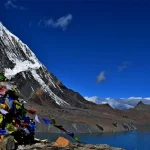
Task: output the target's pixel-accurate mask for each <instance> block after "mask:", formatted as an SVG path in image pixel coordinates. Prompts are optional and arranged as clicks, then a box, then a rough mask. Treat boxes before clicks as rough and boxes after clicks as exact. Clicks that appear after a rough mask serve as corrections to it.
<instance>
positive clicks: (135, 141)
mask: <svg viewBox="0 0 150 150" xmlns="http://www.w3.org/2000/svg"><path fill="white" fill-rule="evenodd" d="M59 136H63V137H66V138H68V139H69V140H72V139H71V138H70V137H69V136H67V135H65V134H63V135H62V134H48V133H36V137H37V138H40V139H49V140H50V141H55V140H56V139H57V138H58V137H59ZM77 136H78V137H79V139H80V141H82V142H85V143H88V144H108V145H110V146H114V147H120V148H124V149H126V150H150V131H132V132H124V133H115V134H77Z"/></svg>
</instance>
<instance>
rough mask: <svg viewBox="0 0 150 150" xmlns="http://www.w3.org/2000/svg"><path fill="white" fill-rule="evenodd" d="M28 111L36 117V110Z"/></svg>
mask: <svg viewBox="0 0 150 150" xmlns="http://www.w3.org/2000/svg"><path fill="white" fill-rule="evenodd" d="M27 111H28V113H30V114H32V115H34V114H35V113H36V110H30V109H28V110H27Z"/></svg>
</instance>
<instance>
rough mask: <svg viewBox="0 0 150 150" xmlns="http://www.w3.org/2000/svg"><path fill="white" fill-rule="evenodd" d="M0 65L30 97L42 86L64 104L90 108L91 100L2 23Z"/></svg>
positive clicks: (59, 103)
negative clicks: (63, 80) (58, 77)
mask: <svg viewBox="0 0 150 150" xmlns="http://www.w3.org/2000/svg"><path fill="white" fill-rule="evenodd" d="M0 66H1V69H2V70H3V71H5V75H6V76H7V78H9V79H11V78H13V80H15V81H16V83H17V86H18V88H19V89H20V95H21V96H22V97H23V98H25V99H29V98H30V97H31V95H32V93H33V92H35V91H36V90H38V89H39V88H42V89H43V90H44V91H45V93H46V94H48V95H49V97H50V100H54V101H55V102H56V104H58V105H61V106H75V107H81V108H87V107H89V106H90V105H91V104H92V103H91V102H88V101H86V100H85V99H84V98H83V97H82V96H81V95H80V94H79V93H76V92H74V91H73V90H70V89H68V88H67V87H66V86H64V85H63V84H62V83H61V81H59V80H58V79H57V78H56V77H55V76H54V75H53V74H52V73H50V72H49V71H48V70H47V68H46V67H45V66H44V65H43V64H42V63H41V62H40V61H39V60H38V59H37V57H36V56H35V54H34V53H33V52H32V51H31V50H30V48H29V47H28V46H27V45H26V44H24V43H23V42H22V41H21V40H20V39H19V38H18V37H16V36H15V35H14V34H12V33H11V32H10V31H9V30H8V29H7V28H6V27H4V26H3V24H2V23H0Z"/></svg>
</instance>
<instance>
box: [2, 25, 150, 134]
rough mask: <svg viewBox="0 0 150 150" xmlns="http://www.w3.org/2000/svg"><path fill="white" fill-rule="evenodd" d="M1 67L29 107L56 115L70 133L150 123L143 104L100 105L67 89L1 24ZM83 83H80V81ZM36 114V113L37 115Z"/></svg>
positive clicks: (43, 129) (45, 114)
mask: <svg viewBox="0 0 150 150" xmlns="http://www.w3.org/2000/svg"><path fill="white" fill-rule="evenodd" d="M0 66H1V70H3V71H4V72H5V75H6V76H7V78H9V79H11V78H13V80H14V81H15V82H16V84H17V86H18V89H19V95H20V96H21V97H22V98H24V99H25V100H27V101H28V103H27V106H26V107H27V108H31V109H36V110H37V113H38V114H39V115H40V116H43V117H45V118H47V119H49V118H51V117H52V116H53V117H54V118H55V120H56V122H57V124H61V125H63V126H64V127H65V128H66V129H68V130H69V131H70V132H75V133H97V132H119V131H129V130H135V129H136V127H135V126H137V125H140V124H149V123H150V115H149V111H150V109H149V108H150V106H148V105H145V104H143V103H139V104H138V105H137V106H136V107H135V108H133V109H129V110H124V111H123V110H117V109H113V108H111V107H110V106H109V105H108V104H103V105H97V104H95V103H92V102H89V101H87V100H85V99H84V98H83V97H82V96H81V95H80V94H79V93H78V92H75V91H73V90H71V89H69V88H67V87H66V86H65V85H64V84H63V83H62V82H61V81H60V80H59V79H57V77H56V76H55V75H53V74H52V73H50V72H49V71H48V70H47V68H46V67H45V66H44V65H43V64H42V63H41V62H40V61H39V60H38V59H37V58H36V56H35V54H34V53H33V52H32V51H31V50H30V48H29V47H28V46H27V45H26V44H24V43H23V42H22V41H21V40H20V39H19V38H18V37H16V36H15V35H13V34H12V33H11V32H10V31H9V30H8V29H7V28H6V27H4V26H3V25H2V23H0ZM79 84H80V83H79ZM33 117H34V116H33ZM37 132H53V133H58V132H60V131H58V130H57V129H56V128H54V127H53V126H52V127H51V128H50V129H49V128H48V127H47V125H44V124H37Z"/></svg>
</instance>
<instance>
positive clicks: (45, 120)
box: [42, 118, 51, 124]
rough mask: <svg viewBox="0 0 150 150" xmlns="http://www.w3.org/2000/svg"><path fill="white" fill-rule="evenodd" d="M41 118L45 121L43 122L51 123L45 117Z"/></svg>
mask: <svg viewBox="0 0 150 150" xmlns="http://www.w3.org/2000/svg"><path fill="white" fill-rule="evenodd" d="M42 120H43V121H44V122H45V124H50V123H51V122H50V120H47V119H44V118H42Z"/></svg>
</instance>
